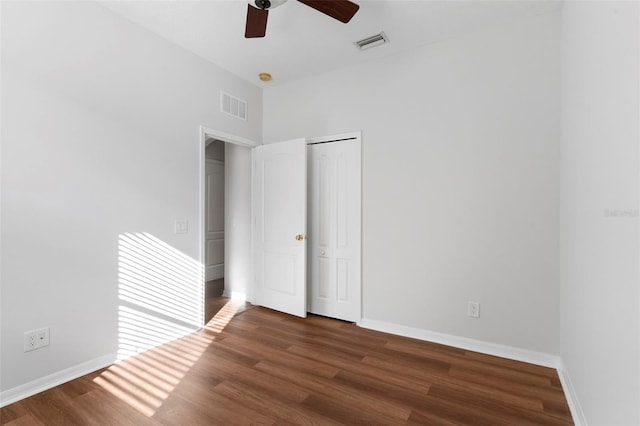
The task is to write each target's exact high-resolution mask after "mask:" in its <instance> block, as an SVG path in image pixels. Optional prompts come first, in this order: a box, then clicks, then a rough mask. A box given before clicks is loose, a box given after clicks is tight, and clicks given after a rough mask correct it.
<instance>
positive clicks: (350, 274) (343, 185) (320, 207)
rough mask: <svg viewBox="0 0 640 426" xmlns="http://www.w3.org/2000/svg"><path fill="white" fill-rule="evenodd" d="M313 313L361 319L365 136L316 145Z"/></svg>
mask: <svg viewBox="0 0 640 426" xmlns="http://www.w3.org/2000/svg"><path fill="white" fill-rule="evenodd" d="M309 149H310V152H309V158H310V161H309V168H310V173H309V176H310V185H309V191H310V197H309V210H310V213H311V214H310V225H311V226H310V233H309V246H310V277H311V285H310V295H309V312H312V313H314V314H319V315H325V316H328V317H332V318H339V319H343V320H346V321H353V322H358V321H360V316H361V308H360V306H361V289H360V287H361V284H360V239H361V236H360V233H361V224H360V222H361V221H360V217H361V215H360V212H361V176H360V169H361V166H360V139H359V138H357V139H352V140H346V141H339V142H331V143H319V144H314V145H310V148H309Z"/></svg>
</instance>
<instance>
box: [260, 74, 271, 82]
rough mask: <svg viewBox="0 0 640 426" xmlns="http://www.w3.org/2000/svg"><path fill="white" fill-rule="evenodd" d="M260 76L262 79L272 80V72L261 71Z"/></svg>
mask: <svg viewBox="0 0 640 426" xmlns="http://www.w3.org/2000/svg"><path fill="white" fill-rule="evenodd" d="M258 77H260V80H262V81H271V74H269V73H268V72H261V73H260V74H258Z"/></svg>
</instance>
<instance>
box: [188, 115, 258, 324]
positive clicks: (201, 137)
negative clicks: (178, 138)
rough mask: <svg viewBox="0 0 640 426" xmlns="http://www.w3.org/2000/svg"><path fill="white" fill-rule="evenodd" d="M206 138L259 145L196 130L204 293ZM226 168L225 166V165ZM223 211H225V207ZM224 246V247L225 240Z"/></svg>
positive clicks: (202, 127)
mask: <svg viewBox="0 0 640 426" xmlns="http://www.w3.org/2000/svg"><path fill="white" fill-rule="evenodd" d="M207 138H214V139H217V140H219V141H222V142H225V143H231V144H234V145H239V146H243V147H245V148H255V147H256V146H258V145H261V144H260V143H258V142H255V141H253V140H251V139H247V138H243V137H241V136H237V135H233V134H230V133H226V132H223V131H221V130H217V129H212V128H210V127H206V126H199V128H198V163H199V170H198V227H197V228H198V230H199V234H198V261H199V262H200V265H201V269H202V271H201V275H202V277H201V283H202V284H201V285H202V291H203V292H204V287H205V270H204V268H205V263H206V258H205V253H206V251H205V244H206V238H205V235H204V234H205V229H206V225H205V208H206V182H205V176H206V156H205V149H206V147H207ZM225 167H226V164H225ZM225 211H226V207H225ZM225 245H226V238H225ZM249 273H250V274H251V273H253V271H249ZM202 310H203V314H202V318H204V303H203V304H202ZM202 325H203V326H204V325H205V324H204V322H203V324H202Z"/></svg>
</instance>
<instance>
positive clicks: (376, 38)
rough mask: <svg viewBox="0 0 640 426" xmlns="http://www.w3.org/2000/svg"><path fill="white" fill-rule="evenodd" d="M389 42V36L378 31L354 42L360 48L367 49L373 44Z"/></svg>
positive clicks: (373, 45) (378, 44)
mask: <svg viewBox="0 0 640 426" xmlns="http://www.w3.org/2000/svg"><path fill="white" fill-rule="evenodd" d="M388 42H389V37H387V35H386V34H385V33H384V32H383V31H380V32H379V33H378V34H375V35H372V36H371V37H367V38H363V39H362V40H359V41H356V42H355V43H354V44H355V45H356V46H357V47H358V49H360V50H365V49H369V48H372V47H375V46H380V45H381V44H385V43H388Z"/></svg>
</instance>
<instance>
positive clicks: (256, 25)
mask: <svg viewBox="0 0 640 426" xmlns="http://www.w3.org/2000/svg"><path fill="white" fill-rule="evenodd" d="M268 16H269V11H268V10H266V9H264V10H263V9H258V8H256V7H253V6H251V5H250V4H247V25H246V27H245V29H244V37H245V38H256V37H264V35H265V34H266V32H267V17H268Z"/></svg>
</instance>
